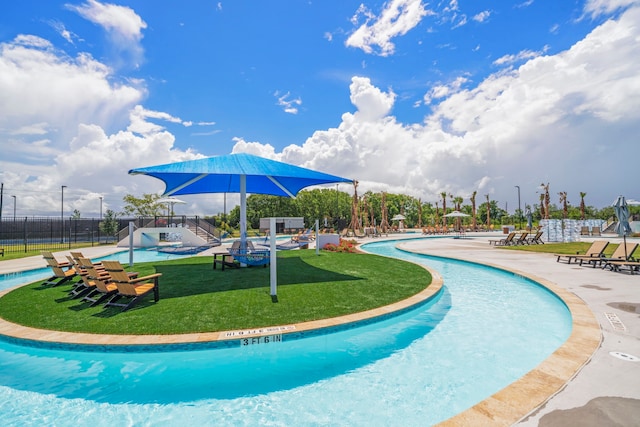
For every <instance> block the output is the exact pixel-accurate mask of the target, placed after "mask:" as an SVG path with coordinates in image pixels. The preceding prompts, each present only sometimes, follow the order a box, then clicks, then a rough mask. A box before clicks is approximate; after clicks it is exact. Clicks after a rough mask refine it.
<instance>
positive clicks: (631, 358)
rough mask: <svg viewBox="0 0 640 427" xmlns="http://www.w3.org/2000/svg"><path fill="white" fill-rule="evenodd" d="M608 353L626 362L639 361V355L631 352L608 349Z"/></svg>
mask: <svg viewBox="0 0 640 427" xmlns="http://www.w3.org/2000/svg"><path fill="white" fill-rule="evenodd" d="M609 354H610V355H612V356H613V357H617V358H618V359H622V360H626V361H627V362H640V357H636V356H634V355H632V354H627V353H622V352H619V351H610V352H609Z"/></svg>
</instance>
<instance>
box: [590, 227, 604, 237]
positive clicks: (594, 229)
mask: <svg viewBox="0 0 640 427" xmlns="http://www.w3.org/2000/svg"><path fill="white" fill-rule="evenodd" d="M601 234H602V233H601V232H600V227H598V226H594V227H591V235H592V236H600V235H601Z"/></svg>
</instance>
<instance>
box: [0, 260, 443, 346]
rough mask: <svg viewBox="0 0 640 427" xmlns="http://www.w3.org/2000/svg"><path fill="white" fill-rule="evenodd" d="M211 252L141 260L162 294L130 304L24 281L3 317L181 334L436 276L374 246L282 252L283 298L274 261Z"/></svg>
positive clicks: (277, 321) (351, 308) (329, 307)
mask: <svg viewBox="0 0 640 427" xmlns="http://www.w3.org/2000/svg"><path fill="white" fill-rule="evenodd" d="M211 263H212V257H191V258H185V259H180V260H172V261H164V262H154V263H141V264H136V265H134V268H133V269H132V270H133V271H138V272H139V273H140V274H141V275H145V274H150V273H153V272H158V273H162V277H161V278H160V301H159V302H158V303H154V302H153V297H152V296H149V297H147V298H146V299H145V300H143V302H142V303H140V304H139V305H138V306H136V307H135V308H133V309H132V310H130V311H127V312H121V311H120V310H119V309H117V308H109V309H104V308H103V307H102V306H98V307H88V304H86V303H82V302H81V301H80V300H78V299H75V300H71V299H69V297H68V296H67V292H68V291H69V290H70V289H71V286H70V285H61V286H58V287H43V286H41V285H40V283H42V282H37V283H34V284H31V285H27V286H23V287H20V288H18V289H16V290H13V291H11V292H10V293H8V294H7V295H5V296H4V297H2V298H0V317H2V318H4V319H6V320H9V321H11V322H15V323H18V324H21V325H26V326H31V327H35V328H40V329H51V330H61V331H70V332H90V333H105V334H179V333H194V332H213V331H222V330H235V329H249V328H258V327H265V326H273V325H282V324H288V323H297V322H303V321H308V320H316V319H322V318H328V317H335V316H340V315H343V314H348V313H353V312H359V311H364V310H368V309H371V308H375V307H380V306H383V305H386V304H390V303H393V302H396V301H400V300H403V299H405V298H407V297H409V296H411V295H414V294H416V293H418V292H420V291H421V290H423V289H424V288H425V287H427V286H428V285H429V284H430V283H431V275H430V274H429V272H428V271H426V270H425V269H424V268H422V267H420V266H417V265H415V264H411V263H408V262H405V261H400V260H395V259H389V258H385V257H380V256H375V255H369V254H352V253H334V252H326V251H321V253H320V255H319V256H316V254H315V250H314V249H311V250H297V251H282V252H279V253H278V302H275V303H274V302H272V300H271V297H270V294H269V267H266V268H262V267H251V268H243V269H226V270H225V271H222V270H220V269H219V268H218V269H216V270H213V269H212V268H211V266H212V264H211Z"/></svg>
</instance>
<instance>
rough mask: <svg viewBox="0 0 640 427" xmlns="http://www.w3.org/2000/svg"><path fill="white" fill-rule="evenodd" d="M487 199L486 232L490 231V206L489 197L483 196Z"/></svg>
mask: <svg viewBox="0 0 640 427" xmlns="http://www.w3.org/2000/svg"><path fill="white" fill-rule="evenodd" d="M485 197H486V198H487V230H490V229H491V204H490V203H489V195H488V194H485Z"/></svg>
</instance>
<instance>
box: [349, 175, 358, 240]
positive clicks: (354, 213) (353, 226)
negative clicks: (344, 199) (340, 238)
mask: <svg viewBox="0 0 640 427" xmlns="http://www.w3.org/2000/svg"><path fill="white" fill-rule="evenodd" d="M358 201H359V199H358V181H355V180H354V181H353V199H352V201H351V223H350V224H349V229H350V230H352V231H353V232H354V233H355V232H356V230H359V229H360V222H359V221H358V216H359V206H358V205H359V203H358Z"/></svg>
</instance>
